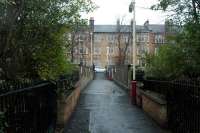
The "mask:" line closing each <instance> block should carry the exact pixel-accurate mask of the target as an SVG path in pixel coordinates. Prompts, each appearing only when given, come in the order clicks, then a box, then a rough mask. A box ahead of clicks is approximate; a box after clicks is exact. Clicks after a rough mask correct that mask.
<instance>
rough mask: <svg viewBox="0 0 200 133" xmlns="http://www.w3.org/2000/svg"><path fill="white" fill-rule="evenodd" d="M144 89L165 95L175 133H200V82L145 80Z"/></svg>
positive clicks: (169, 119)
mask: <svg viewBox="0 0 200 133" xmlns="http://www.w3.org/2000/svg"><path fill="white" fill-rule="evenodd" d="M143 83H144V86H143V89H144V90H151V91H154V92H157V93H160V94H163V95H165V97H166V101H167V112H168V121H169V122H168V123H169V127H170V128H171V129H172V132H173V133H199V132H200V82H199V81H194V80H181V81H180V80H179V81H156V80H145V81H144V82H143Z"/></svg>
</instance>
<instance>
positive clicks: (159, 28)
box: [94, 25, 165, 33]
mask: <svg viewBox="0 0 200 133" xmlns="http://www.w3.org/2000/svg"><path fill="white" fill-rule="evenodd" d="M136 31H137V32H149V31H152V32H155V33H164V32H165V25H149V29H147V28H146V27H145V26H142V25H137V26H136ZM94 32H96V33H98V32H99V33H114V32H117V26H116V25H95V26H94ZM121 32H132V31H131V27H130V25H122V27H121Z"/></svg>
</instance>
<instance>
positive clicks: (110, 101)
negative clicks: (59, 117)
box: [64, 73, 168, 133]
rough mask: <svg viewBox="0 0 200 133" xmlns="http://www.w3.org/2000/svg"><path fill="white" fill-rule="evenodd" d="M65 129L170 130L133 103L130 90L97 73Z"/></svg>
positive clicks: (93, 132)
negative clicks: (161, 126) (160, 125)
mask: <svg viewBox="0 0 200 133" xmlns="http://www.w3.org/2000/svg"><path fill="white" fill-rule="evenodd" d="M64 132H65V133H168V132H167V131H165V130H163V129H161V128H160V127H159V126H158V125H157V124H156V123H155V122H154V121H153V120H152V119H151V118H150V117H149V116H147V115H146V114H145V113H144V112H143V110H142V109H140V108H138V107H137V106H134V105H131V104H130V102H129V97H128V94H127V93H126V92H125V91H124V90H123V89H122V88H120V87H119V86H117V85H116V84H115V83H114V82H112V81H109V80H106V79H105V77H104V74H103V73H97V74H96V78H95V80H93V81H92V82H91V83H90V84H89V85H88V86H87V88H85V89H84V91H82V93H81V97H80V100H79V103H78V106H77V108H76V110H75V112H74V114H73V115H72V117H71V119H70V121H69V122H68V124H67V125H66V126H65V130H64Z"/></svg>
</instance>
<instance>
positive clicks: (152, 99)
mask: <svg viewBox="0 0 200 133" xmlns="http://www.w3.org/2000/svg"><path fill="white" fill-rule="evenodd" d="M141 98H142V108H143V110H144V111H145V112H146V113H147V114H148V115H149V116H150V117H152V118H153V119H154V120H155V121H156V122H157V123H158V124H159V125H160V126H161V127H167V104H166V101H165V100H164V99H163V98H161V97H160V95H158V94H156V93H153V92H150V91H146V92H142V93H141Z"/></svg>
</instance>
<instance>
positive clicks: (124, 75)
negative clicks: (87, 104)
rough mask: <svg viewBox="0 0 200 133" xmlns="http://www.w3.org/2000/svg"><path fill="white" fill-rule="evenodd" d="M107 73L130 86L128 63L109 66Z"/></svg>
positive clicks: (122, 83) (124, 84) (120, 82)
mask: <svg viewBox="0 0 200 133" xmlns="http://www.w3.org/2000/svg"><path fill="white" fill-rule="evenodd" d="M107 73H108V74H109V75H110V76H111V78H112V79H113V80H115V81H117V82H118V83H119V84H121V85H123V86H125V87H127V88H128V86H129V83H130V81H129V80H130V79H129V66H128V65H115V66H108V69H107Z"/></svg>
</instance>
